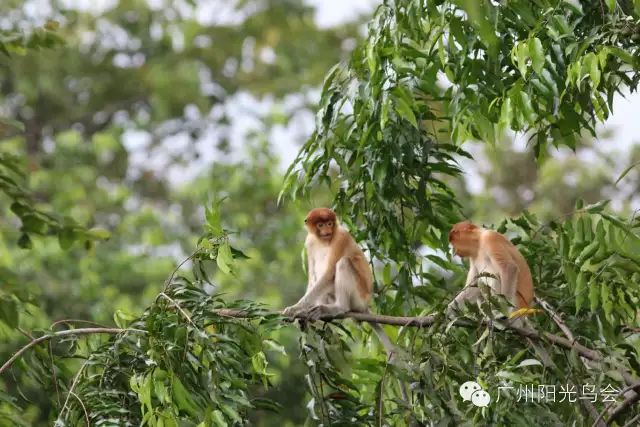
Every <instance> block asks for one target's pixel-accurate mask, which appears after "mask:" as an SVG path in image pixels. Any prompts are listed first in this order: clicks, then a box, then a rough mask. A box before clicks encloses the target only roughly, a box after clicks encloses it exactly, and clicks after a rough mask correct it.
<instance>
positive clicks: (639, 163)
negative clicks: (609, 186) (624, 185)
mask: <svg viewBox="0 0 640 427" xmlns="http://www.w3.org/2000/svg"><path fill="white" fill-rule="evenodd" d="M638 165H640V162H636V163H633V164H631V165H630V166H629V167H628V168H626V169H625V170H623V171H622V173H621V174H620V176H618V179H616V182H615V183H614V185H618V183H619V182H620V181H621V180H622V178H624V177H625V176H626V175H627V174H628V173H629V172H630V171H631V169H633V168H635V167H636V166H638Z"/></svg>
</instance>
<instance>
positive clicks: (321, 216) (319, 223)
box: [304, 208, 338, 242]
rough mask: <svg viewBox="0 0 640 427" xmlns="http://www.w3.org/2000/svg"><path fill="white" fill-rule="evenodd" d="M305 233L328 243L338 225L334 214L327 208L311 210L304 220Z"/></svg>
mask: <svg viewBox="0 0 640 427" xmlns="http://www.w3.org/2000/svg"><path fill="white" fill-rule="evenodd" d="M304 225H305V227H307V231H308V232H309V233H311V234H315V235H316V236H317V237H318V239H320V240H322V241H325V242H330V241H331V238H332V237H333V233H334V232H335V230H336V227H337V225H338V219H337V217H336V213H335V212H334V211H332V210H331V209H327V208H315V209H311V211H309V213H308V214H307V217H306V218H305V220H304Z"/></svg>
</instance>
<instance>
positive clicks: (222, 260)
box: [216, 242, 233, 274]
mask: <svg viewBox="0 0 640 427" xmlns="http://www.w3.org/2000/svg"><path fill="white" fill-rule="evenodd" d="M216 263H217V264H218V268H219V269H220V271H222V272H223V273H225V274H231V266H232V265H233V255H232V254H231V248H230V247H229V242H224V243H222V244H221V245H220V247H218V256H217V257H216Z"/></svg>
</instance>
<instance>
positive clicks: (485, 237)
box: [449, 221, 533, 309]
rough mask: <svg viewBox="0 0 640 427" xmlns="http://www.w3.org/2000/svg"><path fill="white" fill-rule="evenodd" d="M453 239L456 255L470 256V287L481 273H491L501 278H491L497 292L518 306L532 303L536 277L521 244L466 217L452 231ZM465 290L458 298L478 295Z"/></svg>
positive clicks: (527, 305) (451, 241) (473, 297)
mask: <svg viewBox="0 0 640 427" xmlns="http://www.w3.org/2000/svg"><path fill="white" fill-rule="evenodd" d="M449 242H450V243H451V245H452V246H453V248H454V251H455V253H456V255H459V256H461V257H467V258H469V261H470V266H469V274H468V275H467V281H466V285H465V286H466V287H468V286H469V285H470V284H472V283H474V282H475V280H476V278H477V276H478V275H479V274H480V273H489V274H492V275H494V276H496V277H497V278H498V281H496V280H492V279H489V280H487V282H488V283H489V285H490V286H491V287H492V288H493V290H494V291H495V292H496V293H499V294H502V295H505V296H506V297H507V299H508V300H509V301H510V302H511V303H512V304H513V305H514V306H515V307H516V308H518V309H521V308H528V307H529V306H530V304H531V302H532V301H533V280H532V278H531V271H530V270H529V265H528V264H527V261H526V260H525V259H524V257H523V256H522V254H521V253H520V251H519V250H518V248H516V247H515V246H514V245H513V244H512V243H511V242H510V241H509V240H508V239H507V238H506V237H505V236H503V235H502V234H500V233H498V232H496V231H493V230H487V229H485V228H481V227H478V226H476V225H475V224H472V223H471V222H469V221H464V222H459V223H457V224H455V225H454V226H453V228H452V229H451V231H450V232H449ZM466 289H467V288H465V290H466ZM465 290H463V292H461V293H460V294H459V295H458V297H456V300H454V302H457V303H460V302H462V301H463V300H465V301H466V300H473V299H475V298H476V295H475V293H474V294H473V295H472V294H471V293H470V292H468V295H464V293H465Z"/></svg>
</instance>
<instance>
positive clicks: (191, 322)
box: [159, 292, 198, 329]
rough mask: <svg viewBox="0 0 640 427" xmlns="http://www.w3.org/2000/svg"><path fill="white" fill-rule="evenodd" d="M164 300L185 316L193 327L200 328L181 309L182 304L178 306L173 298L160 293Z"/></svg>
mask: <svg viewBox="0 0 640 427" xmlns="http://www.w3.org/2000/svg"><path fill="white" fill-rule="evenodd" d="M159 296H161V297H163V298H166V299H167V300H168V301H169V302H170V303H171V304H173V305H174V306H175V307H176V308H177V309H178V311H179V312H180V313H181V314H182V315H183V316H184V318H185V319H187V322H189V323H190V324H191V326H193V327H194V328H196V329H197V328H198V327H197V326H196V325H195V323H193V320H191V317H190V316H189V315H188V314H187V312H186V311H184V310H183V309H182V307H180V304H178V303H177V302H176V301H175V300H174V299H173V298H171V297H170V296H169V295H167V294H165V293H164V292H160V295H159Z"/></svg>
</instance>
